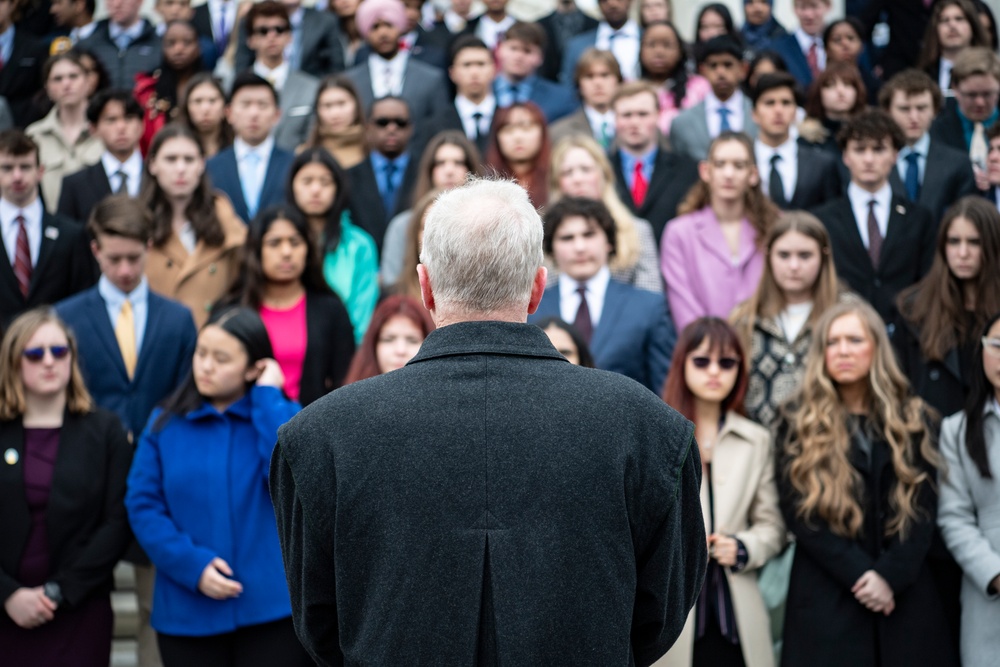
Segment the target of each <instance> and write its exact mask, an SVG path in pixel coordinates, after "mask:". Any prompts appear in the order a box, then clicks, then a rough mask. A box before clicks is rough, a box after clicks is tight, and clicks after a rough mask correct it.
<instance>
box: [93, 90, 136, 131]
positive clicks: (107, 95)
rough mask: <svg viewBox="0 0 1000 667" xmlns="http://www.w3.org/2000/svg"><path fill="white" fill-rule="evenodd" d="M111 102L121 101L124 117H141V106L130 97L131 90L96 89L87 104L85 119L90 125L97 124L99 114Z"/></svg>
mask: <svg viewBox="0 0 1000 667" xmlns="http://www.w3.org/2000/svg"><path fill="white" fill-rule="evenodd" d="M111 102H121V105H122V107H123V108H124V109H125V117H126V118H138V119H139V120H142V119H143V113H142V107H141V106H140V105H139V103H138V102H137V101H136V99H135V98H134V97H132V91H130V90H125V89H123V88H118V89H112V90H101V91H98V92H97V93H96V94H95V95H94V97H92V98H91V100H90V103H89V104H88V105H87V121H88V122H89V123H90V124H91V125H97V121H99V120H100V119H101V114H102V113H104V108H105V107H106V106H108V104H110V103H111Z"/></svg>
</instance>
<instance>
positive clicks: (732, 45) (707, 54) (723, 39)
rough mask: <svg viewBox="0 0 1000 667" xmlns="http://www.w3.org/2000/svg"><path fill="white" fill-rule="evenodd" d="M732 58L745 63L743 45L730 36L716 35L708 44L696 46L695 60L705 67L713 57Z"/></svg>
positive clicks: (703, 43)
mask: <svg viewBox="0 0 1000 667" xmlns="http://www.w3.org/2000/svg"><path fill="white" fill-rule="evenodd" d="M722 55H726V56H732V57H734V58H736V59H737V60H739V61H740V62H743V45H742V44H740V43H739V41H737V40H736V38H734V37H731V36H729V35H716V36H715V37H713V38H712V39H710V40H708V41H707V42H702V43H701V44H698V45H696V46H695V60H696V62H697V63H698V65H703V64H704V63H705V61H706V60H708V59H709V58H711V57H712V56H722Z"/></svg>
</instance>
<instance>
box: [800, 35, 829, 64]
mask: <svg viewBox="0 0 1000 667" xmlns="http://www.w3.org/2000/svg"><path fill="white" fill-rule="evenodd" d="M795 40H796V41H797V42H798V43H799V48H800V49H802V55H804V56H806V58H807V59H808V57H809V47H810V46H812V45H813V44H815V45H816V66H817V67H819V71H820V72H822V71H823V70H825V69H826V48H824V46H823V36H822V35H817V36H816V37H811V36H809V35H807V34H806V32H805V30H803V29H802V28H796V29H795Z"/></svg>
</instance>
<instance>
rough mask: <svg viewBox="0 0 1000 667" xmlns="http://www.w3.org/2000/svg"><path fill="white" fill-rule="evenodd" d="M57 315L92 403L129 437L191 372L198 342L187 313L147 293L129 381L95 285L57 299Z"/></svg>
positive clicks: (136, 431) (159, 297)
mask: <svg viewBox="0 0 1000 667" xmlns="http://www.w3.org/2000/svg"><path fill="white" fill-rule="evenodd" d="M56 312H58V313H59V316H60V317H61V318H62V319H63V320H64V321H65V322H66V324H68V325H69V327H70V328H71V329H73V332H74V333H75V334H76V340H77V344H78V346H79V349H80V355H79V356H80V360H79V361H80V370H81V371H82V372H83V377H84V380H85V381H86V383H87V389H89V390H90V393H91V394H92V395H93V397H94V400H95V401H97V404H98V405H100V406H101V407H102V408H106V409H108V410H111V411H113V412H114V413H115V414H117V415H118V417H119V418H120V419H121V420H122V423H123V424H124V425H125V428H127V429H128V430H129V431H130V432H131V433H134V434H136V435H138V434H139V433H142V429H143V428H144V427H145V426H146V420H147V419H149V414H150V413H151V412H152V411H153V407H155V406H156V404H157V403H159V402H160V401H162V400H163V399H165V398H166V397H167V396H169V395H170V394H171V393H173V391H174V389H176V388H177V386H178V385H179V384H180V383H181V382H182V381H183V380H185V379H186V378H187V376H188V374H189V373H190V372H191V358H192V356H193V355H194V347H195V339H196V338H197V333H196V332H195V328H194V320H193V319H192V317H191V312H190V311H189V310H188V309H187V308H185V307H184V306H182V305H181V304H179V303H177V302H176V301H171V300H170V299H165V298H163V297H162V296H159V295H157V294H155V293H153V292H150V293H149V306H148V310H147V312H146V333H145V334H144V335H143V338H142V348H141V349H140V350H139V359H138V362H137V363H136V366H135V375H134V377H133V378H132V379H131V380H129V378H128V374H127V373H126V372H125V362H124V361H122V355H121V352H120V350H119V349H118V340H117V339H116V338H115V330H114V327H113V326H112V325H111V320H110V318H109V317H108V315H107V306H106V304H105V302H104V299H102V298H101V295H100V293H99V292H98V291H97V287H96V286H95V287H91V288H90V289H88V290H84V291H83V292H80V293H79V294H76V295H74V296H72V297H70V298H68V299H65V300H63V301H60V302H59V303H58V304H56Z"/></svg>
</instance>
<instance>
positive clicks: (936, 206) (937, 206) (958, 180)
mask: <svg viewBox="0 0 1000 667" xmlns="http://www.w3.org/2000/svg"><path fill="white" fill-rule="evenodd" d="M889 182H890V183H891V184H892V192H893V194H895V195H899V196H900V197H904V198H906V199H907V200H909V196H908V195H907V194H906V185H905V184H904V183H903V175H902V174H900V173H899V169H893V170H892V173H891V174H889ZM977 193H978V190H976V177H975V175H974V174H973V173H972V163H971V162H969V154H968V152H967V151H960V150H957V149H954V148H952V147H951V146H947V145H945V144H944V143H943V142H941V141H935V140H934V139H931V144H930V148H928V149H927V167H926V168H925V169H924V182H923V183H922V184H921V186H920V196H919V197H917V203H918V204H920V205H921V206H923V207H924V208H926V209H927V210H928V211H930V212H931V215H933V216H934V221H935V222H940V220H941V218H942V217H943V216H944V212H945V211H946V210H947V209H948V207H949V206H951V205H952V204H954V203H955V202H956V201H958V200H959V199H961V198H962V197H965V196H966V195H973V194H977Z"/></svg>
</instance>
